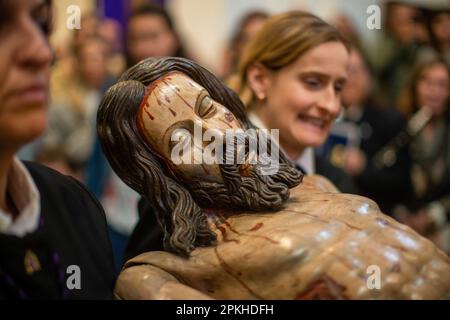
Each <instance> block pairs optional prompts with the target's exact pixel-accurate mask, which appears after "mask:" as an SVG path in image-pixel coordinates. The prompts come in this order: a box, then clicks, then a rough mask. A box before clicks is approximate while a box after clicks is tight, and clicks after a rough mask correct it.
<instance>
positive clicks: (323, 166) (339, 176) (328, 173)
mask: <svg viewBox="0 0 450 320" xmlns="http://www.w3.org/2000/svg"><path fill="white" fill-rule="evenodd" d="M315 161H316V173H317V174H320V175H322V176H324V177H326V178H327V179H328V180H330V181H331V182H333V184H334V185H335V186H336V187H337V188H338V189H339V191H341V192H343V193H358V192H357V189H356V187H355V184H354V182H353V179H352V177H351V176H349V175H348V174H347V173H346V172H345V171H344V170H342V169H340V168H338V167H336V166H334V165H333V164H331V162H330V161H329V160H328V159H327V158H325V157H323V156H319V155H315Z"/></svg>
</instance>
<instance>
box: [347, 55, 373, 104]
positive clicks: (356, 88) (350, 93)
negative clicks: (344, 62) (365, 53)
mask: <svg viewBox="0 0 450 320" xmlns="http://www.w3.org/2000/svg"><path fill="white" fill-rule="evenodd" d="M371 86H372V81H371V78H370V73H369V70H367V67H366V65H365V63H364V60H363V58H362V57H361V55H360V53H359V52H358V51H357V50H352V51H351V53H350V59H349V67H348V78H347V84H346V85H345V88H344V90H343V91H342V105H343V106H344V107H348V106H350V105H359V104H362V103H364V102H365V100H366V99H367V97H368V96H369V94H370V90H371Z"/></svg>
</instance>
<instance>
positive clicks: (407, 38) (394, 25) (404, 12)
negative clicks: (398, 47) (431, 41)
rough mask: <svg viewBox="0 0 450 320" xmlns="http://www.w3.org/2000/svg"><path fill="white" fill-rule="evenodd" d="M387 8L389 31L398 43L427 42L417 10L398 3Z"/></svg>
mask: <svg viewBox="0 0 450 320" xmlns="http://www.w3.org/2000/svg"><path fill="white" fill-rule="evenodd" d="M388 8H389V10H388V17H387V20H388V21H387V24H388V26H389V30H390V32H391V34H392V35H393V36H394V38H396V39H397V40H398V41H399V42H400V43H410V42H413V41H416V40H419V41H426V40H427V30H426V27H425V24H424V22H423V15H422V12H421V11H420V10H419V9H417V8H414V7H411V6H409V5H406V4H398V3H396V4H390V5H389V7H388Z"/></svg>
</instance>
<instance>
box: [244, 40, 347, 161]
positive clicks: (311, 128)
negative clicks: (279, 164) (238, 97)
mask: <svg viewBox="0 0 450 320" xmlns="http://www.w3.org/2000/svg"><path fill="white" fill-rule="evenodd" d="M347 66H348V52H347V49H346V48H345V46H344V45H343V44H342V43H341V42H334V41H333V42H327V43H323V44H320V45H318V46H316V47H314V48H312V49H310V50H309V51H307V52H306V53H305V54H303V55H302V56H300V57H299V58H297V59H296V60H295V61H294V62H293V63H291V64H290V65H288V66H285V67H283V68H281V69H280V70H278V71H269V70H267V69H264V70H263V72H261V74H260V75H258V76H256V77H251V76H250V77H249V79H252V78H253V80H251V81H252V82H253V83H250V86H251V87H252V90H253V91H254V92H255V94H256V96H257V97H258V98H259V99H260V100H261V101H262V103H261V105H260V106H259V107H257V108H256V110H255V111H256V112H257V114H258V115H259V117H260V118H261V120H262V121H263V123H264V124H265V125H266V127H267V128H270V129H280V132H279V133H280V144H281V146H282V147H283V149H284V150H285V151H286V152H287V153H288V155H289V156H290V157H291V158H296V157H298V156H299V155H300V153H301V152H303V150H304V149H305V148H306V147H317V146H319V145H321V144H322V143H323V142H324V141H325V139H326V138H327V136H328V133H329V130H330V126H331V124H332V122H333V121H334V120H335V118H336V117H337V115H338V114H339V111H340V104H341V91H342V89H343V87H344V84H345V82H346V78H347ZM253 68H255V67H253ZM251 69H252V68H250V70H251ZM250 72H253V71H250ZM255 79H256V80H255ZM255 81H256V83H255Z"/></svg>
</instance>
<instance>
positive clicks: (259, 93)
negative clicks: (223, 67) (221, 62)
mask: <svg viewBox="0 0 450 320" xmlns="http://www.w3.org/2000/svg"><path fill="white" fill-rule="evenodd" d="M247 81H248V86H249V87H250V89H251V90H252V91H253V94H254V95H255V97H256V98H257V99H258V100H265V99H266V97H267V91H268V89H269V87H270V83H271V78H270V71H269V70H268V69H267V68H266V67H264V66H263V65H262V64H261V63H254V64H252V65H251V66H250V67H249V68H248V70H247Z"/></svg>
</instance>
